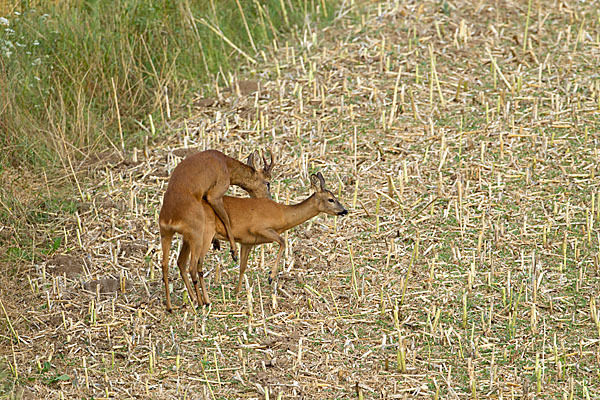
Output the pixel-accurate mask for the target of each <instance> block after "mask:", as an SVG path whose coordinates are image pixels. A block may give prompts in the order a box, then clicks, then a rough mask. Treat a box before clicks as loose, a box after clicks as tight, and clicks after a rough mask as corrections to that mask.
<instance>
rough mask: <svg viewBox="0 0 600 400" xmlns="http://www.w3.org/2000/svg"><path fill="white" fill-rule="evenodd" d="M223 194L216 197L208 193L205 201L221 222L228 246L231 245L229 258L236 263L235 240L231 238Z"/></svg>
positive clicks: (229, 222)
mask: <svg viewBox="0 0 600 400" xmlns="http://www.w3.org/2000/svg"><path fill="white" fill-rule="evenodd" d="M223 193H224V192H223ZM223 193H221V194H220V195H218V196H217V195H215V194H213V193H210V192H209V193H207V194H206V201H208V204H210V206H211V207H212V208H213V210H215V213H216V214H217V216H218V217H219V219H220V220H221V221H223V225H224V226H225V231H226V232H227V239H228V240H229V244H230V245H231V257H232V258H233V260H234V261H237V251H236V246H235V238H234V237H233V233H232V231H231V221H230V220H229V215H228V214H227V211H226V210H225V205H224V204H223V197H222V196H223Z"/></svg>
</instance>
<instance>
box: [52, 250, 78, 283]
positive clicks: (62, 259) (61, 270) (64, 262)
mask: <svg viewBox="0 0 600 400" xmlns="http://www.w3.org/2000/svg"><path fill="white" fill-rule="evenodd" d="M47 265H48V271H49V272H50V273H51V274H53V275H66V276H67V278H70V279H73V278H76V277H77V276H79V275H81V274H83V273H84V272H85V262H84V261H83V258H81V257H79V256H76V255H72V254H55V255H54V256H53V257H52V258H51V259H50V260H48V263H47Z"/></svg>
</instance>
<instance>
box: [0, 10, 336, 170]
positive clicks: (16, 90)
mask: <svg viewBox="0 0 600 400" xmlns="http://www.w3.org/2000/svg"><path fill="white" fill-rule="evenodd" d="M335 3H336V2H335V1H329V2H326V4H327V7H328V9H327V10H326V12H323V10H322V8H321V4H322V3H321V2H318V1H317V2H315V1H311V2H305V1H299V0H286V1H279V0H269V1H260V2H257V1H250V0H240V2H239V7H238V2H237V1H236V0H226V1H214V0H197V1H189V0H188V1H182V2H178V1H169V0H149V1H140V0H118V1H116V2H104V1H99V0H73V1H71V2H67V3H66V4H64V3H59V5H56V6H53V5H51V4H47V5H42V6H41V7H40V8H37V9H25V10H21V12H20V13H19V14H16V13H15V14H14V15H11V16H9V17H8V18H7V20H8V21H9V25H8V26H2V28H6V29H1V30H0V52H1V53H2V57H1V59H0V60H1V61H0V104H2V107H0V146H2V148H4V149H5V150H4V151H3V152H2V154H1V155H0V162H1V163H2V164H12V165H13V166H18V165H26V166H40V165H41V166H50V167H52V166H61V165H62V166H64V167H65V168H66V167H67V166H68V161H69V158H71V157H77V156H80V155H82V153H87V152H91V151H97V150H100V149H103V148H106V147H109V148H110V147H114V148H116V149H121V148H122V146H123V143H125V144H126V145H129V144H133V145H136V144H138V145H139V144H140V143H142V140H143V137H144V136H145V135H146V131H145V130H143V129H142V128H141V127H140V126H139V122H141V123H143V124H144V125H149V123H148V116H149V115H152V116H153V119H154V121H155V123H156V124H157V125H158V126H159V128H160V127H162V126H163V124H162V122H164V121H165V119H167V118H168V116H167V113H168V110H167V108H170V110H171V111H172V114H171V117H175V116H177V115H179V114H180V113H182V112H183V110H185V107H184V106H185V105H186V104H187V103H188V102H189V101H190V99H191V98H192V96H193V95H194V94H196V93H198V92H202V90H203V89H202V88H203V85H205V84H206V83H209V82H213V80H214V79H215V76H217V80H218V82H219V84H220V85H227V84H228V83H227V82H226V79H228V77H229V76H230V75H229V74H231V73H233V74H237V73H239V72H240V71H241V70H243V68H244V66H245V65H246V64H247V63H250V62H251V61H249V60H250V58H253V59H255V60H260V58H257V57H260V56H258V55H257V53H259V52H260V50H261V48H262V46H263V45H264V44H268V43H271V42H272V41H273V40H283V39H285V38H286V37H288V36H289V35H290V34H291V33H293V32H295V31H296V30H297V29H298V27H300V26H302V25H303V24H304V20H305V17H306V16H307V15H308V16H309V17H310V19H315V18H316V19H317V20H320V19H326V18H325V16H327V17H328V18H331V17H332V16H333V14H334V13H333V6H334V4H335ZM282 5H283V6H284V8H282ZM240 7H241V9H240ZM116 11H117V12H116ZM244 18H245V21H246V23H247V26H248V29H246V24H245V23H244ZM209 25H210V27H212V28H213V29H211V28H210V27H209ZM215 30H216V31H220V32H221V33H222V34H217V33H215ZM224 38H227V39H228V40H229V42H230V43H232V44H233V45H235V46H236V47H237V48H238V49H239V50H237V49H236V48H234V47H233V46H232V45H230V44H228V43H227V42H226V41H225V39H224ZM243 54H245V55H243ZM166 93H168V104H167V96H166ZM117 107H118V109H119V113H118V114H119V115H120V121H119V118H118V115H117ZM119 124H120V125H121V126H120V127H119ZM120 131H122V135H121V133H120Z"/></svg>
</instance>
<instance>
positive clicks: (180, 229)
mask: <svg viewBox="0 0 600 400" xmlns="http://www.w3.org/2000/svg"><path fill="white" fill-rule="evenodd" d="M257 158H258V152H256V151H255V152H253V153H252V154H250V156H249V157H248V161H247V163H246V164H244V163H242V162H240V161H238V160H236V159H234V158H231V157H228V156H226V155H225V154H223V153H221V152H220V151H217V150H206V151H203V152H200V153H195V154H192V155H190V156H188V157H186V158H185V159H184V160H183V161H181V162H180V163H179V165H177V167H175V169H174V170H173V173H172V174H171V177H170V178H169V184H168V186H167V190H166V192H165V195H164V198H163V204H162V208H161V210H160V215H159V226H160V241H161V247H162V253H163V257H162V270H163V280H164V281H165V282H167V281H168V277H167V275H166V274H168V268H169V250H170V247H171V241H172V240H173V235H174V234H175V233H181V234H182V235H183V236H184V239H185V237H186V232H187V230H191V231H193V232H202V226H203V224H204V219H203V218H199V219H198V218H189V216H190V215H193V214H194V212H195V211H194V210H198V209H199V208H201V204H202V203H201V202H203V201H206V202H207V204H209V205H210V207H212V210H213V213H212V214H213V215H216V216H217V217H218V219H219V220H220V221H221V222H222V223H223V226H224V232H225V234H224V235H223V237H225V238H227V239H229V242H230V244H231V256H232V257H233V259H234V260H237V252H236V246H235V240H234V237H233V234H232V231H231V222H230V218H229V216H228V214H227V211H226V209H225V206H224V205H223V195H224V194H225V192H226V191H227V189H228V188H229V185H230V184H231V185H237V186H240V187H242V188H243V189H244V190H246V191H247V192H248V193H249V194H250V196H252V197H266V198H270V197H271V194H270V191H269V189H270V182H269V181H270V179H271V170H272V168H273V163H274V161H273V151H272V150H271V162H270V163H269V164H268V163H267V160H266V158H265V157H264V156H263V163H264V167H263V168H262V169H258V168H257V166H256V164H257V162H256V160H257ZM182 278H183V281H184V283H185V285H186V288H187V289H188V292H189V293H191V290H190V289H191V287H190V283H189V280H188V278H187V274H182ZM167 289H168V288H167ZM167 310H169V311H170V310H171V299H170V296H169V292H168V290H167Z"/></svg>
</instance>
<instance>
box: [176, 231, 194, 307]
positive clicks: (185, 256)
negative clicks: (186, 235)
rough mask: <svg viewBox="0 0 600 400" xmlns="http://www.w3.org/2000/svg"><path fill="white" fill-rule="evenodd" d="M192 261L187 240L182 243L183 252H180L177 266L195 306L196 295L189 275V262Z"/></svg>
mask: <svg viewBox="0 0 600 400" xmlns="http://www.w3.org/2000/svg"><path fill="white" fill-rule="evenodd" d="M189 259H190V245H189V243H188V242H187V241H186V240H183V241H182V244H181V250H180V251H179V257H177V266H178V267H179V274H180V275H181V279H183V283H184V284H185V289H186V290H187V293H188V295H189V297H190V302H191V303H192V304H193V302H194V293H193V291H192V285H191V284H190V279H189V277H188V273H187V262H188V260H189Z"/></svg>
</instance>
